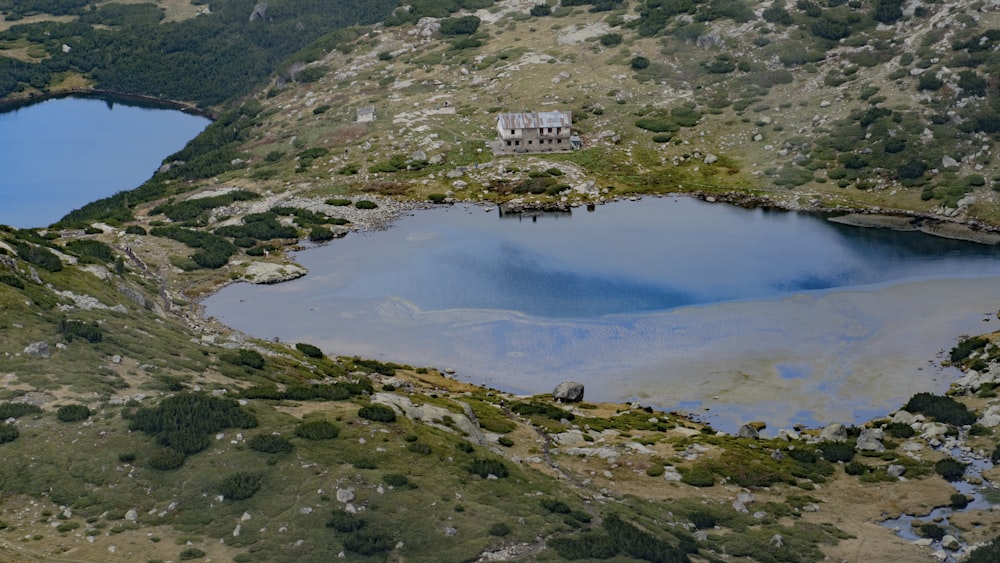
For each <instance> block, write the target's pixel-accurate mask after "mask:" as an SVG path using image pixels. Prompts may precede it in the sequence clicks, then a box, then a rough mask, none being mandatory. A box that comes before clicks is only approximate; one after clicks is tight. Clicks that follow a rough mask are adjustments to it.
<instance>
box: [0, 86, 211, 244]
mask: <svg viewBox="0 0 1000 563" xmlns="http://www.w3.org/2000/svg"><path fill="white" fill-rule="evenodd" d="M208 124H209V120H208V119H206V118H204V117H199V116H195V115H190V114H187V113H183V112H181V111H177V110H174V109H163V108H149V107H143V106H136V105H126V104H122V103H118V102H115V101H111V100H107V99H100V98H58V99H51V100H46V101H44V102H40V103H37V104H34V105H30V106H26V107H22V108H20V109H17V110H14V111H9V112H5V113H0V198H2V199H3V205H0V224H4V225H10V226H13V227H19V228H33V227H44V226H47V225H50V224H52V223H54V222H56V221H58V220H59V219H61V218H62V217H64V216H65V215H66V214H67V213H69V212H71V211H73V210H74V209H79V208H80V207H83V206H84V205H85V204H87V203H90V202H92V201H95V200H97V199H100V198H103V197H108V196H110V195H114V194H115V193H117V192H120V191H123V190H130V189H132V188H135V187H137V186H138V185H140V184H142V183H143V182H144V181H146V180H147V179H149V177H150V176H152V175H153V173H154V172H156V169H157V168H159V166H160V163H161V162H162V161H163V159H164V158H165V157H167V156H169V155H171V154H173V153H175V152H177V151H178V150H180V149H181V148H183V147H184V144H185V143H187V142H188V141H189V140H191V139H192V138H194V137H195V136H196V135H197V134H198V133H200V132H201V130H202V129H204V128H205V127H206V126H207V125H208Z"/></svg>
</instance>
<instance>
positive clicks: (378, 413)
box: [358, 405, 396, 422]
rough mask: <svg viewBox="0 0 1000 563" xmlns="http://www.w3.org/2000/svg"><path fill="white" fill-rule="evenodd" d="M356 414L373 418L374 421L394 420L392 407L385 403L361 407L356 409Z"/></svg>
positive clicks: (369, 418)
mask: <svg viewBox="0 0 1000 563" xmlns="http://www.w3.org/2000/svg"><path fill="white" fill-rule="evenodd" d="M358 416H360V417H361V418H367V419H368V420H374V421H375V422H396V411H394V410H392V407H387V406H385V405H369V406H367V407H361V410H359V411H358Z"/></svg>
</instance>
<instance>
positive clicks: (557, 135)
mask: <svg viewBox="0 0 1000 563" xmlns="http://www.w3.org/2000/svg"><path fill="white" fill-rule="evenodd" d="M572 129H573V114H572V112H568V111H542V112H531V113H501V114H500V115H499V116H498V117H497V138H498V142H497V144H496V152H498V153H501V154H502V153H526V152H557V151H558V152H564V151H571V150H573V144H572V143H571V142H570V137H571V136H572Z"/></svg>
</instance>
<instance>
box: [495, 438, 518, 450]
mask: <svg viewBox="0 0 1000 563" xmlns="http://www.w3.org/2000/svg"><path fill="white" fill-rule="evenodd" d="M497 442H499V443H500V445H501V446H503V447H505V448H509V447H511V446H513V445H514V440H511V439H510V438H508V437H507V436H500V438H499V439H498V440H497Z"/></svg>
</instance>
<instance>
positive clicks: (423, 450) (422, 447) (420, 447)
mask: <svg viewBox="0 0 1000 563" xmlns="http://www.w3.org/2000/svg"><path fill="white" fill-rule="evenodd" d="M406 449H407V450H409V451H411V452H413V453H415V454H422V455H427V454H429V453H431V447H430V446H428V445H427V444H421V443H420V442H413V443H412V444H410V445H408V446H406Z"/></svg>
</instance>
